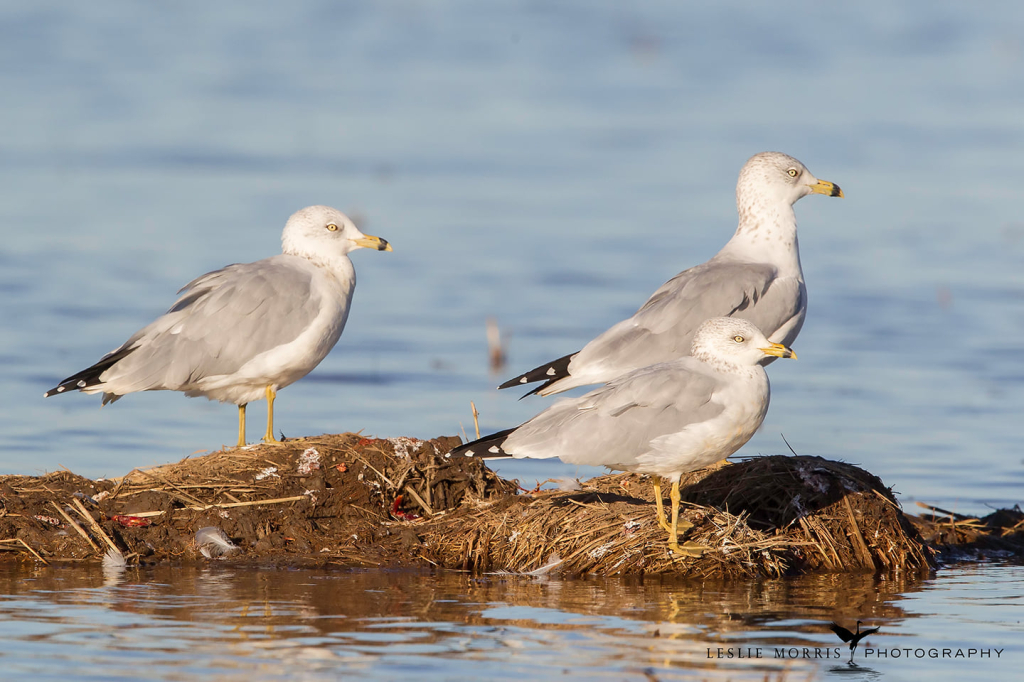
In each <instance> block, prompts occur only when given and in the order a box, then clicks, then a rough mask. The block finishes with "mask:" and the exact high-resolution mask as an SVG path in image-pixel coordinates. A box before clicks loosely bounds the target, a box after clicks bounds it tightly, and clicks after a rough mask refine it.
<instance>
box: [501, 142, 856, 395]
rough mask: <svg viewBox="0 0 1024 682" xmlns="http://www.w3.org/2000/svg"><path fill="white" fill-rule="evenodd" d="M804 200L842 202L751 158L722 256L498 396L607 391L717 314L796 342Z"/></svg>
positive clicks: (834, 190)
mask: <svg viewBox="0 0 1024 682" xmlns="http://www.w3.org/2000/svg"><path fill="white" fill-rule="evenodd" d="M808 194H824V195H825V196H830V197H841V196H843V192H842V190H841V189H839V187H838V185H834V184H833V183H831V182H826V181H825V180H818V179H817V178H816V177H814V176H813V175H811V172H810V171H809V170H807V168H805V167H804V165H803V164H802V163H800V162H799V161H797V160H796V159H794V158H793V157H791V156H786V155H785V154H780V153H779V152H762V153H761V154H756V155H754V156H752V157H751V158H750V159H749V160H748V161H747V163H746V164H745V165H744V166H743V169H742V170H741V171H740V178H739V181H738V182H737V183H736V206H737V208H738V209H739V216H740V219H739V227H737V228H736V233H735V234H734V235H733V237H732V239H730V240H729V241H728V242H727V243H726V245H725V246H724V247H722V250H721V251H719V252H718V253H717V254H716V255H715V256H714V257H713V258H712V259H711V260H709V261H707V262H706V263H702V264H701V265H697V266H695V267H692V268H690V269H689V270H684V271H683V272H680V273H679V274H678V275H676V276H675V277H673V278H672V279H670V280H669V281H667V282H665V284H663V285H662V286H661V288H660V289H658V290H657V291H655V292H654V295H652V296H651V297H650V298H649V299H647V302H646V303H645V304H644V305H643V307H641V308H640V309H639V310H638V311H637V312H636V313H635V314H634V315H633V316H632V317H630V318H629V319H628V320H623V321H622V322H619V323H618V324H616V325H615V326H613V327H612V328H610V329H609V330H608V331H606V332H604V333H603V334H601V335H600V336H598V337H597V338H595V339H594V340H593V341H591V342H590V343H588V344H587V345H586V346H584V347H583V350H581V351H579V352H577V353H570V354H569V355H566V356H565V357H562V358H559V359H558V360H553V361H551V362H548V363H545V364H543V365H541V366H540V367H537V368H535V369H531V370H530V371H529V372H526V373H525V374H521V375H519V376H517V377H515V378H513V379H510V380H508V381H506V382H505V383H503V384H502V385H501V386H499V387H498V388H511V387H513V386H521V385H523V384H529V383H533V382H536V381H543V382H544V383H543V384H541V385H540V386H538V387H536V388H534V389H533V390H532V391H530V392H529V393H527V394H526V395H532V394H534V393H539V394H540V395H551V394H553V393H561V392H562V391H566V390H569V389H570V388H576V387H577V386H586V385H588V384H603V383H605V382H607V381H611V380H612V379H614V378H615V377H617V376H619V375H621V374H625V373H626V372H628V371H630V370H634V369H637V368H639V367H644V366H646V365H652V364H654V363H656V362H666V361H668V360H672V359H674V358H678V357H680V356H683V355H686V354H688V353H689V352H690V342H691V340H692V339H693V333H694V332H695V331H696V329H697V327H698V326H699V325H700V324H701V323H702V322H703V321H704V320H707V319H709V318H712V317H718V316H728V317H740V318H743V319H746V320H750V321H751V322H753V323H754V324H755V325H757V327H758V328H759V329H761V331H763V332H764V333H765V335H766V336H767V337H768V338H769V339H770V340H772V341H774V342H778V343H782V344H785V345H790V344H792V343H793V341H794V340H795V339H796V336H797V334H799V333H800V327H801V326H802V325H803V323H804V316H805V315H806V313H807V288H806V287H805V286H804V275H803V272H802V271H801V269H800V250H799V247H798V244H797V237H796V214H795V213H794V212H793V204H795V203H796V202H797V201H799V200H800V199H801V198H802V197H805V196H807V195H808ZM770 361H771V360H768V362H770ZM524 397H525V396H524Z"/></svg>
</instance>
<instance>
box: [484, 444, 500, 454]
mask: <svg viewBox="0 0 1024 682" xmlns="http://www.w3.org/2000/svg"><path fill="white" fill-rule="evenodd" d="M487 452H490V453H493V454H495V455H496V454H498V453H499V452H501V448H499V447H498V446H497V445H492V446H491V447H489V448H487Z"/></svg>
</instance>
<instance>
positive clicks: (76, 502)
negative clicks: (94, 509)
mask: <svg viewBox="0 0 1024 682" xmlns="http://www.w3.org/2000/svg"><path fill="white" fill-rule="evenodd" d="M71 502H72V503H73V504H74V505H75V506H76V507H78V513H79V514H81V515H82V518H84V519H85V520H86V521H88V522H89V525H90V526H92V530H93V532H94V533H96V534H97V535H99V536H100V537H101V538H103V540H104V542H106V543H107V545H109V546H110V549H112V550H114V551H115V552H117V553H118V554H120V553H121V550H120V549H118V548H117V545H115V544H114V541H113V540H111V539H110V538H109V537H108V536H107V534H106V533H104V532H103V528H101V527H100V524H99V523H97V522H96V519H94V518H93V517H92V514H90V513H89V512H88V511H86V509H85V505H84V504H82V502H81V500H79V499H78V498H77V497H75V498H72V500H71Z"/></svg>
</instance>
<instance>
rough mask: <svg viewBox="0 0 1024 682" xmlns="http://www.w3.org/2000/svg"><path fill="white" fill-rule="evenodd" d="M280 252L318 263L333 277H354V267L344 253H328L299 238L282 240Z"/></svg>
mask: <svg viewBox="0 0 1024 682" xmlns="http://www.w3.org/2000/svg"><path fill="white" fill-rule="evenodd" d="M282 247H283V248H282V249H281V252H282V253H284V254H287V255H289V256H298V257H299V258H305V259H306V260H308V261H309V262H310V263H312V264H313V265H318V266H320V267H322V268H324V269H325V270H327V271H329V272H330V273H331V274H332V275H334V276H335V277H342V278H347V277H355V268H354V267H352V261H351V260H349V258H348V255H347V254H344V253H330V252H324V251H323V250H318V249H316V248H312V247H307V246H306V245H304V244H303V243H302V242H301V241H299V240H287V239H286V240H284V243H283V244H282Z"/></svg>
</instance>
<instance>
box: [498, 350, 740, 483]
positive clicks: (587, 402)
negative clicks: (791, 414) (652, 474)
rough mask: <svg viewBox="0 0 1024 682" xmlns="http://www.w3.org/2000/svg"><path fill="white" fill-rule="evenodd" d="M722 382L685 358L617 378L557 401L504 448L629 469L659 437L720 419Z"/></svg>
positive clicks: (518, 453)
mask: <svg viewBox="0 0 1024 682" xmlns="http://www.w3.org/2000/svg"><path fill="white" fill-rule="evenodd" d="M721 385H722V380H721V378H720V377H719V376H718V375H717V374H715V373H713V372H712V371H711V370H709V369H706V368H703V367H701V366H700V363H699V361H697V360H694V359H692V358H684V359H682V360H678V361H676V362H671V363H662V364H658V365H654V366H652V367H645V368H643V369H641V370H637V371H634V372H631V373H629V374H627V375H626V376H623V377H619V378H618V379H616V380H614V381H612V382H611V383H609V384H607V385H605V386H602V387H601V388H598V389H596V390H594V391H591V392H590V393H588V394H586V395H584V396H582V397H580V398H570V399H567V400H562V401H559V402H558V403H556V404H554V405H552V406H551V407H550V408H548V409H547V410H545V411H544V412H542V413H541V414H539V415H537V416H536V417H534V418H533V419H531V420H530V421H528V422H526V423H525V424H523V425H522V426H520V427H519V428H518V429H516V430H515V432H514V433H512V434H511V435H510V436H509V437H508V439H507V440H505V442H504V444H503V446H502V447H503V449H504V451H505V452H506V453H508V454H510V455H512V456H513V457H558V458H560V459H561V460H562V461H564V462H570V463H573V464H589V465H594V466H609V467H612V468H628V467H629V466H631V465H633V464H635V463H636V457H637V456H639V455H641V454H643V453H645V452H647V451H649V450H650V444H651V441H652V440H654V439H655V438H658V437H659V436H664V435H668V434H673V433H678V432H679V431H681V430H683V429H684V428H685V427H686V426H688V425H690V424H695V423H698V422H704V421H707V420H710V419H713V418H714V417H716V416H718V415H719V414H721V413H722V411H723V409H724V408H723V406H722V405H721V404H719V403H717V402H714V401H713V400H712V398H713V397H714V394H715V391H716V389H718V388H719V387H720V386H721Z"/></svg>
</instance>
